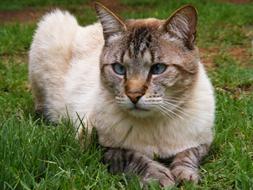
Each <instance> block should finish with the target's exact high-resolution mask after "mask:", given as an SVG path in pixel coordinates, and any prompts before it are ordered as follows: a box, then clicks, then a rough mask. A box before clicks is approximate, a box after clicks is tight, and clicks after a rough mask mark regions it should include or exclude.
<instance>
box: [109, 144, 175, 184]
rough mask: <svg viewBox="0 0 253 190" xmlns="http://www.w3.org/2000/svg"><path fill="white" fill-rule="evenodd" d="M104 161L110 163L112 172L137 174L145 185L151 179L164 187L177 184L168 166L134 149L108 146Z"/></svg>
mask: <svg viewBox="0 0 253 190" xmlns="http://www.w3.org/2000/svg"><path fill="white" fill-rule="evenodd" d="M104 163H105V164H108V167H109V171H110V172H111V173H119V172H123V173H128V174H136V175H137V176H139V177H140V179H141V182H142V183H143V184H144V185H145V184H147V183H148V182H150V181H151V180H157V181H158V182H159V183H160V185H161V186H163V187H168V186H172V185H174V184H175V182H174V177H173V175H172V174H171V172H170V170H169V169H168V168H166V167H165V166H163V165H161V164H160V163H158V162H156V161H154V160H152V159H150V158H148V157H147V156H145V155H143V154H141V153H139V152H136V151H133V150H126V149H119V148H108V150H107V151H106V153H105V154H104Z"/></svg>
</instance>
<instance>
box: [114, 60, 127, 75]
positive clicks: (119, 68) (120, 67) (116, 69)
mask: <svg viewBox="0 0 253 190" xmlns="http://www.w3.org/2000/svg"><path fill="white" fill-rule="evenodd" d="M112 69H113V71H114V72H115V73H116V74H118V75H125V74H126V67H125V66H124V65H122V64H120V63H113V64H112Z"/></svg>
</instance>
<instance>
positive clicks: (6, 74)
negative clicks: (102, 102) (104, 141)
mask: <svg viewBox="0 0 253 190" xmlns="http://www.w3.org/2000/svg"><path fill="white" fill-rule="evenodd" d="M85 2H87V1H81V0H75V1H73V3H71V5H68V3H67V1H56V0H54V1H52V0H51V1H49V0H47V1H34V0H24V1H18V0H12V1H11V2H10V1H1V3H0V10H8V11H17V10H19V11H22V10H23V9H27V8H29V9H31V8H33V7H35V8H36V9H37V10H41V9H43V8H45V7H47V6H57V5H58V6H61V7H65V8H66V9H70V10H71V11H72V12H73V13H74V14H75V15H76V16H77V17H78V20H79V21H80V23H82V24H87V23H92V22H94V21H95V20H96V18H95V14H94V12H93V10H92V9H90V8H89V7H88V5H86V4H87V3H85ZM89 2H91V1H89ZM189 2H190V3H191V4H193V5H195V6H196V7H197V8H198V12H199V25H198V32H199V33H198V39H197V43H198V46H199V47H200V51H201V50H203V49H205V54H207V55H209V54H210V55H211V63H210V65H211V66H209V67H208V68H209V76H210V77H211V80H212V82H213V84H214V86H215V89H216V102H217V112H216V125H215V131H216V135H215V140H214V143H213V145H212V148H211V151H210V154H209V156H207V157H206V158H205V160H204V162H203V165H202V167H201V176H202V181H201V182H200V183H199V184H198V185H193V184H190V183H187V184H184V185H183V186H182V187H180V188H179V189H189V190H190V189H253V146H252V144H253V58H252V57H253V55H252V54H253V47H251V41H252V40H253V32H252V31H253V20H252V18H253V17H252V13H253V3H248V4H241V5H238V4H237V5H235V4H230V3H224V2H223V3H217V2H218V1H215V2H214V1H204V0H203V1H197V0H191V1H183V0H182V1H176V0H174V1H169V2H168V1H165V0H160V1H153V0H152V1H147V0H136V1H130V0H122V1H121V3H122V5H121V7H123V8H121V9H122V10H121V11H120V12H121V15H122V16H124V17H127V18H139V17H159V18H166V17H167V16H168V15H169V14H170V13H171V12H172V11H173V10H175V9H176V8H178V7H179V6H181V5H183V4H185V3H189ZM80 4H82V7H80V6H79V5H80ZM35 27H36V23H35V22H29V23H26V22H24V23H18V22H11V23H5V24H3V23H2V24H0V171H1V172H0V189H131V190H132V189H140V187H139V185H138V182H137V179H136V178H134V179H132V180H128V177H126V176H124V175H117V176H115V175H110V174H109V173H108V172H107V170H106V167H105V166H104V165H103V164H101V162H100V160H101V157H102V154H103V149H102V148H101V147H100V146H99V145H98V143H97V141H96V140H93V141H92V143H91V144H90V145H88V147H87V148H86V149H85V150H82V149H81V148H80V146H79V144H78V143H77V142H76V141H75V139H74V132H73V130H72V127H71V126H70V124H68V123H64V124H59V125H58V127H55V126H50V124H48V123H46V122H44V121H43V120H41V119H38V118H37V117H36V116H35V114H34V108H33V100H32V96H31V92H30V91H29V85H28V77H27V75H28V70H27V52H28V50H29V46H30V43H31V40H32V35H33V32H34V30H35ZM237 49H238V50H242V49H243V50H244V51H243V53H241V54H238V55H234V54H233V53H231V52H232V51H234V50H237ZM203 57H204V58H205V55H204V56H203ZM205 61H207V60H205V59H204V62H205ZM209 62H210V60H209ZM95 139H96V138H95ZM150 189H159V187H158V186H157V185H152V187H151V188H150ZM175 189H177V188H175Z"/></svg>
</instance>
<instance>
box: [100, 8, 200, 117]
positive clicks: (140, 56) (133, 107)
mask: <svg viewBox="0 0 253 190" xmlns="http://www.w3.org/2000/svg"><path fill="white" fill-rule="evenodd" d="M108 11H109V10H107V9H105V8H104V7H99V9H98V13H99V16H101V15H102V16H101V17H100V20H101V23H102V26H103V30H104V37H105V46H104V49H103V52H102V54H101V59H100V62H101V63H100V66H101V82H102V84H103V85H104V87H105V89H106V90H108V91H109V93H110V94H111V97H112V99H113V101H114V103H116V104H117V105H119V106H120V107H121V108H122V110H124V111H125V112H127V113H129V114H131V115H134V116H137V117H145V116H150V115H152V114H155V113H156V112H159V113H161V114H164V115H167V116H170V117H175V115H173V114H176V112H175V110H176V111H180V109H179V108H180V105H181V103H183V100H184V98H185V96H186V95H187V92H188V94H189V93H190V89H191V88H192V86H193V84H194V80H196V76H197V71H198V63H197V62H198V56H197V52H196V50H195V49H194V45H193V41H194V35H195V27H192V26H189V28H188V29H187V28H186V27H188V24H187V23H186V22H188V21H187V19H188V17H189V15H187V16H188V17H187V18H183V17H182V14H179V13H175V14H179V16H178V18H174V17H175V16H174V17H172V18H170V20H169V21H160V20H156V19H145V20H129V21H126V22H123V21H121V20H119V18H118V17H116V16H115V15H114V14H113V13H111V12H110V11H109V12H108ZM190 11H194V9H191V10H190ZM183 13H184V11H183ZM186 13H188V12H187V11H186ZM191 14H193V13H190V16H191ZM193 15H195V13H194V14H193ZM176 16H177V15H176ZM176 19H179V21H177V20H176ZM189 21H190V19H189ZM177 22H182V23H179V24H180V26H177V25H172V24H171V23H173V24H174V23H175V24H178V23H177ZM194 22H195V21H194ZM191 24H192V23H191ZM176 27H178V28H176ZM191 27H192V28H194V30H193V29H192V28H191ZM183 30H189V31H183ZM191 30H192V31H191ZM173 32H174V33H173ZM176 32H181V33H179V34H177V33H176ZM183 32H184V33H183ZM191 33H192V34H191ZM179 35H180V36H179ZM186 38H187V39H186ZM172 112H173V113H172Z"/></svg>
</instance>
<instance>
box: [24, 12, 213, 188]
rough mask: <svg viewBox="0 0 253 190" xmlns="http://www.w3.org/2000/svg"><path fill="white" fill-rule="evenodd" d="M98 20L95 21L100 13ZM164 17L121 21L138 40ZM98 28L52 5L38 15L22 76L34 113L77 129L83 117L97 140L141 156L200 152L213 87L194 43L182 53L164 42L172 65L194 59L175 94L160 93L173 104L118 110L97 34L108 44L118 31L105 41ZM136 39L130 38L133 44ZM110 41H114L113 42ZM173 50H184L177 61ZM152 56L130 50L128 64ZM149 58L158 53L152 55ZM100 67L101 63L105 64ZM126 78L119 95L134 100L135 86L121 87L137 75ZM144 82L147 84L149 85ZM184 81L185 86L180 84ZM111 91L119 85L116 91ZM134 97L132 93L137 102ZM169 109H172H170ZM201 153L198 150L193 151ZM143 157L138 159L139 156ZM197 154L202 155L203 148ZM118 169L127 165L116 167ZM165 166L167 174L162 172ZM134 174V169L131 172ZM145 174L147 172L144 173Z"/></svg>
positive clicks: (206, 138) (208, 138)
mask: <svg viewBox="0 0 253 190" xmlns="http://www.w3.org/2000/svg"><path fill="white" fill-rule="evenodd" d="M106 11H108V10H106ZM98 12H99V11H98ZM100 16H101V15H100ZM113 16H115V15H113ZM101 19H102V23H103V18H101ZM164 23H165V21H159V20H156V19H149V20H135V21H134V20H133V21H127V24H126V25H127V27H128V28H131V29H130V30H131V31H132V32H135V34H136V33H138V35H139V36H141V38H144V37H143V36H142V35H147V34H146V33H148V32H150V30H151V32H152V30H158V28H159V26H160V25H162V24H164ZM145 27H147V28H151V29H148V32H147V31H146V30H145V29H143V28H145ZM139 29H140V30H139ZM105 31H106V29H105V28H104V36H103V28H102V27H101V25H100V24H93V25H90V26H86V27H81V26H79V25H78V24H77V22H76V20H75V18H74V17H72V16H71V15H70V14H68V13H66V12H61V11H55V12H52V13H51V14H48V15H46V16H45V17H44V18H43V20H42V21H41V22H40V24H39V28H38V30H37V31H36V34H35V36H34V40H33V44H32V46H31V51H30V64H29V75H30V81H31V85H32V90H33V93H34V96H35V101H36V102H35V103H36V109H37V110H39V111H42V112H43V113H44V114H45V115H46V116H47V117H48V118H49V119H50V120H51V121H54V122H57V121H59V120H60V119H61V118H64V117H70V119H71V120H72V121H73V122H74V123H75V126H76V127H77V128H79V127H80V118H84V121H86V127H88V128H89V129H91V128H92V127H93V126H94V127H95V128H96V129H97V131H98V136H99V142H100V144H101V145H103V146H105V147H111V148H121V149H129V150H131V151H137V152H140V153H142V154H144V155H146V156H147V158H146V159H150V158H151V159H152V158H153V156H154V155H156V156H159V157H162V158H168V157H171V156H175V155H176V157H177V154H178V153H181V152H184V151H187V150H191V149H192V148H195V147H202V146H204V152H205V151H206V152H207V149H208V147H209V145H210V144H211V142H212V139H213V132H212V126H213V121H214V107H215V106H214V96H213V89H212V86H211V83H210V82H209V79H208V77H207V75H206V73H205V71H204V68H203V66H202V64H201V63H200V61H199V58H198V52H197V49H195V50H194V51H193V53H191V54H189V55H188V52H186V53H185V52H184V51H185V50H183V53H182V52H180V51H181V49H180V48H179V45H178V46H177V45H175V47H174V46H168V47H167V48H172V49H171V51H172V53H171V55H170V56H169V57H167V58H166V59H167V61H170V62H173V63H174V64H179V63H177V60H179V61H180V60H183V61H185V60H184V59H189V60H191V59H195V58H196V60H194V64H195V65H194V67H193V66H189V67H187V68H186V70H187V69H188V71H182V72H189V73H190V74H189V73H186V74H185V75H187V77H188V78H189V79H188V78H187V79H184V78H183V79H180V80H181V81H180V82H177V83H176V85H179V88H178V89H174V91H175V93H177V91H178V92H179V94H173V93H174V92H166V93H167V94H170V93H171V96H173V97H174V98H172V99H171V102H172V103H173V102H174V103H175V105H174V107H175V109H174V108H173V107H172V108H173V109H172V110H170V111H169V112H166V109H165V110H163V111H161V113H159V112H158V111H159V109H158V110H155V109H154V110H153V107H155V106H153V104H151V103H150V107H151V108H152V109H151V108H149V107H148V108H146V107H145V106H146V105H148V101H146V100H145V101H146V102H144V103H143V105H144V108H143V107H141V106H143V105H140V107H141V108H136V107H134V108H133V109H132V108H131V109H129V107H127V109H125V108H123V109H122V107H121V106H122V105H123V106H125V105H126V104H127V106H129V103H126V102H124V101H125V99H124V97H123V96H122V95H120V96H116V100H118V101H121V102H123V103H121V104H122V105H121V104H120V103H115V97H114V95H113V96H112V90H111V88H112V89H113V88H114V87H113V86H116V85H115V84H111V83H110V80H122V79H112V78H113V77H115V76H113V77H112V76H111V75H108V72H111V71H108V70H103V62H105V60H103V59H106V58H108V57H109V58H110V56H111V55H110V53H108V54H106V47H104V43H105V41H104V38H106V42H108V43H117V40H118V39H117V38H118V37H119V36H117V35H113V36H112V37H110V39H109V37H108V36H107V35H108V34H107V33H106V32H105ZM136 31H137V32H136ZM136 35H137V34H136ZM107 38H108V39H107ZM135 38H136V36H135ZM163 38H164V40H166V38H168V36H164V37H163ZM171 39H172V38H171ZM120 40H121V41H122V42H124V40H125V41H127V40H126V39H125V38H122V39H120ZM114 41H116V42H114ZM172 42H173V39H172ZM176 42H177V41H176ZM138 43H139V42H138ZM138 43H137V42H133V44H134V45H135V46H136V44H138ZM159 43H161V42H159ZM115 45H116V46H117V44H114V46H115ZM138 45H139V46H138V48H136V47H133V52H134V53H136V52H135V51H137V50H136V49H138V51H139V50H140V49H141V48H143V47H142V46H143V45H140V44H138ZM130 46H131V45H130ZM103 47H104V49H103ZM107 48H108V47H107ZM123 48H124V47H122V46H121V45H120V44H119V45H118V46H117V47H116V48H115V49H116V50H114V51H120V50H121V49H123ZM146 48H147V47H146ZM103 51H104V52H103ZM143 51H145V50H143ZM173 51H174V53H173ZM101 52H103V56H104V57H106V58H103V57H101ZM133 52H132V55H131V50H128V54H127V55H126V54H124V55H123V56H122V57H121V58H115V59H122V60H123V62H128V64H132V63H131V61H129V60H132V59H131V56H133ZM181 54H182V55H183V56H185V57H184V58H183V59H181V58H180V59H179V58H178V56H180V55H181ZM152 56H153V55H151V52H150V54H149V53H146V52H141V53H140V54H139V55H138V56H137V54H136V55H135V58H134V60H135V62H136V61H140V62H141V60H145V61H143V64H144V62H145V63H146V62H150V59H151V57H152ZM161 56H162V55H160V57H161ZM115 57H117V56H115ZM157 57H159V56H157ZM153 59H158V58H153V57H152V60H153ZM114 62H115V61H114ZM116 62H118V61H116ZM152 62H154V61H152ZM191 64H192V63H191ZM104 65H105V67H106V65H107V64H104ZM129 67H130V66H129ZM137 68H138V66H136V70H137ZM167 69H169V68H167ZM170 69H171V68H170ZM173 69H174V70H173ZM156 71H157V70H156ZM106 72H107V73H106ZM168 72H169V71H168ZM170 72H171V73H170V75H174V74H175V76H176V77H179V74H178V73H179V71H175V68H172V70H171V71H170ZM180 72H181V71H180ZM101 73H102V74H104V73H105V74H104V75H105V76H104V77H101ZM129 73H130V71H129ZM192 73H193V74H192ZM188 75H189V76H188ZM192 75H193V77H192ZM130 76H131V74H128V77H130ZM133 76H134V77H133V78H134V79H133V80H131V83H130V84H128V83H127V84H124V85H123V86H125V91H126V93H129V94H127V96H128V97H129V99H131V101H132V102H134V101H135V100H134V98H136V96H135V94H136V93H137V92H135V91H134V92H133V93H132V91H131V92H130V90H128V88H134V87H135V86H138V85H140V84H139V83H140V82H138V81H137V80H139V79H140V80H141V77H136V73H135V74H133ZM106 77H109V78H106ZM124 80H126V78H125V79H124ZM151 80H152V79H151ZM156 80H158V79H156ZM108 81H109V82H108ZM136 81H137V82H136ZM154 81H155V79H154ZM116 83H119V84H120V83H121V81H116ZM169 83H171V84H170V86H173V85H174V83H173V82H171V81H169V82H168V83H167V84H169ZM181 83H182V84H181ZM145 84H146V83H145ZM149 84H150V85H151V83H149ZM152 85H153V84H152ZM185 85H187V86H188V87H189V89H187V90H185V89H186V87H185ZM133 86H134V87H133ZM147 88H148V90H146V91H145V92H146V93H148V91H149V88H150V89H151V87H147ZM152 88H154V89H156V91H158V92H156V93H154V94H152V93H151V92H149V93H150V94H149V96H150V101H149V102H152V101H153V102H156V101H157V102H161V100H160V99H161V98H160V97H158V95H159V90H160V88H159V89H158V88H156V87H152ZM108 89H110V90H108ZM116 91H117V92H118V91H120V90H119V89H117V90H116ZM128 91H129V92H128ZM113 92H114V91H113ZM138 93H139V91H138ZM163 93H165V92H163ZM157 94H158V95H157ZM142 95H143V94H142ZM142 95H141V96H142ZM152 97H153V99H152ZM139 98H140V97H139V96H138V100H139ZM158 98H160V99H158ZM138 100H137V101H138ZM128 101H129V100H128ZM143 101H144V100H143ZM116 102H117V101H116ZM168 104H169V103H168ZM119 105H120V106H119ZM136 105H137V106H138V103H137V104H136V102H135V106H136ZM148 106H149V105H148ZM152 106H153V107H152ZM172 106H173V105H172ZM146 109H147V110H148V111H147V110H146ZM149 109H150V110H151V111H150V110H149ZM127 110H129V111H127ZM171 111H173V112H174V113H171ZM128 112H131V113H128ZM80 134H82V128H81V127H80V128H79V135H80ZM115 150H116V149H115ZM120 151H121V150H120ZM201 151H202V149H201V150H200V151H199V152H201ZM108 154H109V153H108ZM113 154H115V153H113ZM120 154H121V153H120ZM122 154H123V153H122ZM138 154H139V153H138ZM144 155H143V156H141V158H142V157H145V156H144ZM200 155H202V153H201V154H200ZM203 155H205V154H204V153H203ZM110 156H111V155H109V156H108V157H110ZM148 157H149V158H148ZM201 157H202V156H201ZM201 157H200V158H198V157H197V156H196V162H198V160H200V159H201ZM180 159H181V157H180ZM148 163H149V162H148ZM175 163H177V162H175ZM130 165H131V164H130ZM174 165H175V164H174ZM159 167H160V166H159ZM161 167H163V166H161ZM145 169H146V168H145ZM121 170H122V171H128V170H126V169H124V168H123V169H121ZM121 170H120V171H121ZM159 171H160V170H159ZM194 171H195V170H194ZM166 172H167V173H170V171H169V170H168V171H166ZM136 173H137V174H139V173H138V172H136ZM151 173H152V172H151ZM153 173H154V174H152V175H151V174H150V178H155V179H156V178H158V180H159V181H160V183H161V184H162V185H165V186H166V185H167V184H171V183H173V181H174V179H172V178H171V177H170V179H169V180H170V182H162V180H161V179H160V177H159V175H160V174H159V175H157V174H155V172H153ZM176 173H177V172H174V173H173V175H174V177H175V178H177V177H176ZM181 174H182V173H181ZM181 174H180V175H181ZM189 175H190V174H189ZM191 175H192V174H191ZM152 176H153V177H152ZM166 176H167V175H166ZM145 177H146V178H148V176H147V175H146V174H145ZM145 177H143V179H144V178H145ZM146 178H145V179H146ZM184 178H185V179H188V178H189V176H188V177H187V176H186V177H185V176H184ZM191 178H193V179H189V180H193V181H194V180H197V178H198V176H195V178H194V177H191ZM143 181H145V180H143Z"/></svg>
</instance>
